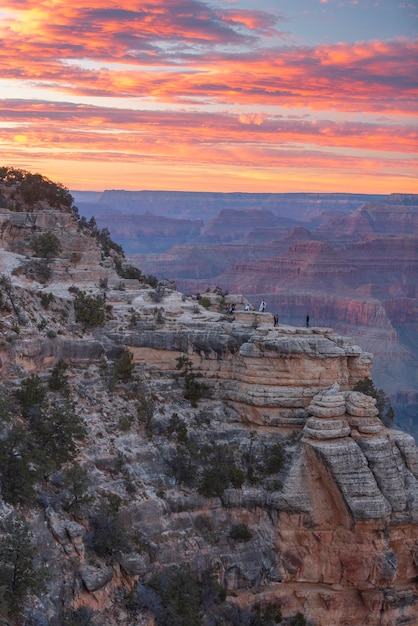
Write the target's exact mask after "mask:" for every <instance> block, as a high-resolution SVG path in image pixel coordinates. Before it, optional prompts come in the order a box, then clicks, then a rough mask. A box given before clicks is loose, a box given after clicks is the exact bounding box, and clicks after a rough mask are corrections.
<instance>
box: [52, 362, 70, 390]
mask: <svg viewBox="0 0 418 626" xmlns="http://www.w3.org/2000/svg"><path fill="white" fill-rule="evenodd" d="M67 369H68V365H67V364H66V363H65V361H63V359H60V360H59V361H58V363H57V364H56V365H54V367H53V368H52V371H51V376H50V378H49V381H48V387H49V388H50V389H51V390H52V391H69V385H68V376H67V374H66V373H65V372H66V371H67Z"/></svg>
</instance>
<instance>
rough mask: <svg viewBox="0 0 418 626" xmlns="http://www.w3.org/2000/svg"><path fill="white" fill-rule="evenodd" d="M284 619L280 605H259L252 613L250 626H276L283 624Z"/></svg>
mask: <svg viewBox="0 0 418 626" xmlns="http://www.w3.org/2000/svg"><path fill="white" fill-rule="evenodd" d="M282 619H283V618H282V612H281V610H280V604H278V603H274V602H269V603H263V604H261V603H257V604H256V605H255V606H254V607H253V609H252V611H251V619H250V623H249V626H276V624H281V623H282Z"/></svg>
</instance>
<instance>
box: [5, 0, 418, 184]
mask: <svg viewBox="0 0 418 626" xmlns="http://www.w3.org/2000/svg"><path fill="white" fill-rule="evenodd" d="M417 32H418V6H417V2H416V0H414V1H412V2H411V1H408V0H405V1H404V2H399V1H398V0H380V1H374V0H348V1H345V0H257V1H255V0H144V1H139V0H114V1H112V0H89V1H87V0H71V2H70V1H69V0H3V2H2V4H1V8H0V36H1V48H0V63H1V70H0V150H1V161H0V165H8V166H12V167H18V168H22V169H25V170H29V171H31V172H39V173H41V174H44V175H45V176H48V177H49V178H51V179H52V180H54V181H56V182H61V183H63V184H64V185H65V186H66V187H68V188H69V189H71V190H87V189H90V190H97V191H100V190H103V189H165V190H185V191H224V192H228V191H253V192H300V191H312V192H315V191H317V192H329V191H336V192H338V191H340V192H364V193H368V192H370V193H418V155H417V147H418V123H417V121H418V35H417Z"/></svg>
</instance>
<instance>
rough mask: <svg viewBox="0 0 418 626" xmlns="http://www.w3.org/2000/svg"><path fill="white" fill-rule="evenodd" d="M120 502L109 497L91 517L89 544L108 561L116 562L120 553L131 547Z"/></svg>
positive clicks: (87, 539)
mask: <svg viewBox="0 0 418 626" xmlns="http://www.w3.org/2000/svg"><path fill="white" fill-rule="evenodd" d="M118 500H119V503H118V502H117V500H116V499H115V498H113V499H112V497H110V498H108V501H107V502H105V503H103V504H102V506H101V507H100V510H99V511H98V512H97V513H96V514H95V515H94V516H93V517H92V519H91V532H90V534H89V535H88V536H87V538H86V541H87V543H88V545H90V547H91V548H92V549H93V550H94V551H95V552H96V554H97V555H98V556H99V557H101V558H103V559H105V561H106V562H108V563H115V562H116V561H117V559H118V558H119V556H120V554H121V553H122V552H124V551H126V550H128V549H129V537H128V534H127V532H126V531H125V529H124V528H123V526H122V523H121V520H120V516H119V506H120V499H119V498H118Z"/></svg>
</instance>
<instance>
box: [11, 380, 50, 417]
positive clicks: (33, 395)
mask: <svg viewBox="0 0 418 626" xmlns="http://www.w3.org/2000/svg"><path fill="white" fill-rule="evenodd" d="M16 397H17V399H18V401H19V402H20V405H21V407H22V415H23V417H28V416H29V414H30V413H31V412H32V413H33V412H34V411H39V409H40V407H41V405H42V404H43V402H44V401H45V397H46V390H45V388H44V387H43V386H42V383H41V379H40V378H39V376H37V375H36V374H32V375H31V376H29V378H26V379H25V380H23V381H22V383H21V385H20V389H18V391H17V392H16Z"/></svg>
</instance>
